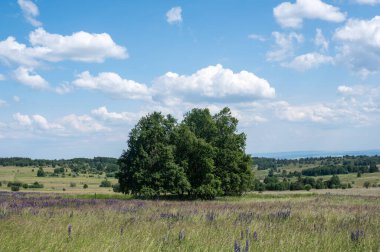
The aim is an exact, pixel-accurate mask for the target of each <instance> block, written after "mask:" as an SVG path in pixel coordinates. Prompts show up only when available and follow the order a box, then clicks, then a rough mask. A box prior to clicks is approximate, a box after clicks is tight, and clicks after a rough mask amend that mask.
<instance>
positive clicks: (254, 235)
mask: <svg viewBox="0 0 380 252" xmlns="http://www.w3.org/2000/svg"><path fill="white" fill-rule="evenodd" d="M253 239H254V240H255V241H257V240H258V235H257V232H256V231H255V232H253Z"/></svg>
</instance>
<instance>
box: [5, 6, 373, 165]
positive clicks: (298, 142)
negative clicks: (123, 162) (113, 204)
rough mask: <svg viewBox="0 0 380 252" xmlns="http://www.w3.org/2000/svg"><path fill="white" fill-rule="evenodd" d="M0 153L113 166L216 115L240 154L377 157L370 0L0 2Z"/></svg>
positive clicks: (371, 9)
mask: <svg viewBox="0 0 380 252" xmlns="http://www.w3.org/2000/svg"><path fill="white" fill-rule="evenodd" d="M0 24H1V25H0V156H27V157H33V158H70V157H81V156H84V157H92V156H114V157H118V156H119V155H120V154H121V152H122V150H123V148H126V141H127V138H128V133H129V130H130V129H131V128H132V127H133V126H134V125H135V123H136V122H137V121H138V119H139V118H140V117H141V116H143V115H146V114H147V113H150V112H152V111H162V112H163V113H165V114H166V113H171V114H173V115H174V116H175V117H177V118H178V119H181V117H182V115H183V114H184V113H185V112H186V111H188V110H190V109H191V108H194V107H208V108H209V109H210V110H211V111H212V112H213V113H215V112H217V111H218V110H220V109H221V108H223V107H225V106H228V107H230V108H231V109H232V111H233V114H234V115H235V116H236V117H237V118H238V119H239V121H240V126H239V129H240V130H241V131H244V132H245V133H246V134H247V149H246V151H247V152H248V153H265V152H284V151H305V150H308V151H311V150H320V151H342V150H345V151H351V150H370V149H379V143H380V133H379V128H380V83H379V80H380V74H379V71H380V1H379V0H329V1H328V0H323V1H322V0H291V1H289V2H286V1H275V0H273V1H272V0H271V1H262V0H255V1H238V0H219V1H122V0H115V1H112V2H110V1H106V0H97V1H90V0H83V1H74V0H68V1H50V0H49V1H48V0H34V1H30V0H14V1H0Z"/></svg>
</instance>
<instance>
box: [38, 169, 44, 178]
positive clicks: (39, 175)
mask: <svg viewBox="0 0 380 252" xmlns="http://www.w3.org/2000/svg"><path fill="white" fill-rule="evenodd" d="M37 177H46V173H45V171H44V169H42V167H40V168H39V169H38V171H37Z"/></svg>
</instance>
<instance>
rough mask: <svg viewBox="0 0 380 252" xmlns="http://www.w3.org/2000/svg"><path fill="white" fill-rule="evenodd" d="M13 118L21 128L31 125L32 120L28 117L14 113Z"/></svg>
mask: <svg viewBox="0 0 380 252" xmlns="http://www.w3.org/2000/svg"><path fill="white" fill-rule="evenodd" d="M13 118H14V119H15V120H16V121H17V122H18V123H19V124H20V125H22V126H30V125H32V120H31V119H30V117H29V116H28V115H23V114H20V113H16V114H14V115H13Z"/></svg>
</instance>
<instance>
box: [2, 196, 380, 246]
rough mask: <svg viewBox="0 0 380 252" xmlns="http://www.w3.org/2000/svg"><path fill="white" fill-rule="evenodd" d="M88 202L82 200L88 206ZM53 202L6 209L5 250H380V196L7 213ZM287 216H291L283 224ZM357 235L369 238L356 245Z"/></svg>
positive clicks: (134, 203) (127, 203) (136, 203)
mask: <svg viewBox="0 0 380 252" xmlns="http://www.w3.org/2000/svg"><path fill="white" fill-rule="evenodd" d="M87 196H88V195H85V197H84V196H83V195H78V196H77V197H78V198H81V200H82V201H84V202H89V203H90V202H91V200H92V199H86V197H87ZM41 197H44V198H41ZM49 197H51V199H50V198H46V196H41V195H27V196H21V197H20V196H19V197H10V196H9V198H6V199H5V201H4V200H2V201H1V202H0V216H2V217H1V222H0V251H5V252H7V251H233V249H234V243H235V241H236V242H237V243H238V244H240V245H241V247H242V248H243V247H244V246H245V245H244V244H245V243H246V240H248V244H249V251H379V250H380V240H379V239H378V234H379V233H380V215H379V214H378V213H379V211H380V197H366V196H360V197H358V196H335V195H317V194H313V193H308V194H283V195H277V196H276V195H270V194H267V195H265V194H248V195H245V196H244V197H243V198H240V199H237V198H232V200H231V198H222V199H219V200H216V201H211V202H210V201H186V202H178V201H140V200H122V201H110V199H106V200H97V201H95V203H92V204H87V205H86V204H84V205H80V206H77V205H76V204H72V205H62V204H61V203H60V202H62V200H58V201H57V205H56V206H51V207H24V208H20V209H19V210H18V211H13V210H11V208H10V207H9V203H10V202H13V203H17V204H21V203H22V202H23V201H27V200H29V201H33V202H39V201H43V202H45V201H46V202H49V201H50V200H53V199H54V197H56V196H54V195H52V196H49ZM65 197H66V196H65ZM70 197H72V195H71V196H70ZM69 200H72V202H74V203H75V202H76V201H77V199H69ZM60 204H61V205H60ZM287 211H290V216H289V217H287V216H285V217H277V216H281V213H286V212H287ZM69 224H70V225H72V232H71V235H70V236H69V235H68V225H69ZM122 230H123V231H122ZM356 230H359V231H360V232H363V235H362V236H360V237H359V240H358V241H355V240H354V241H353V240H352V239H351V232H355V231H356ZM181 231H182V232H183V233H184V234H185V238H184V239H183V240H180V239H179V234H180V232H181ZM247 232H248V235H247ZM254 232H256V234H257V239H255V236H254Z"/></svg>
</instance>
